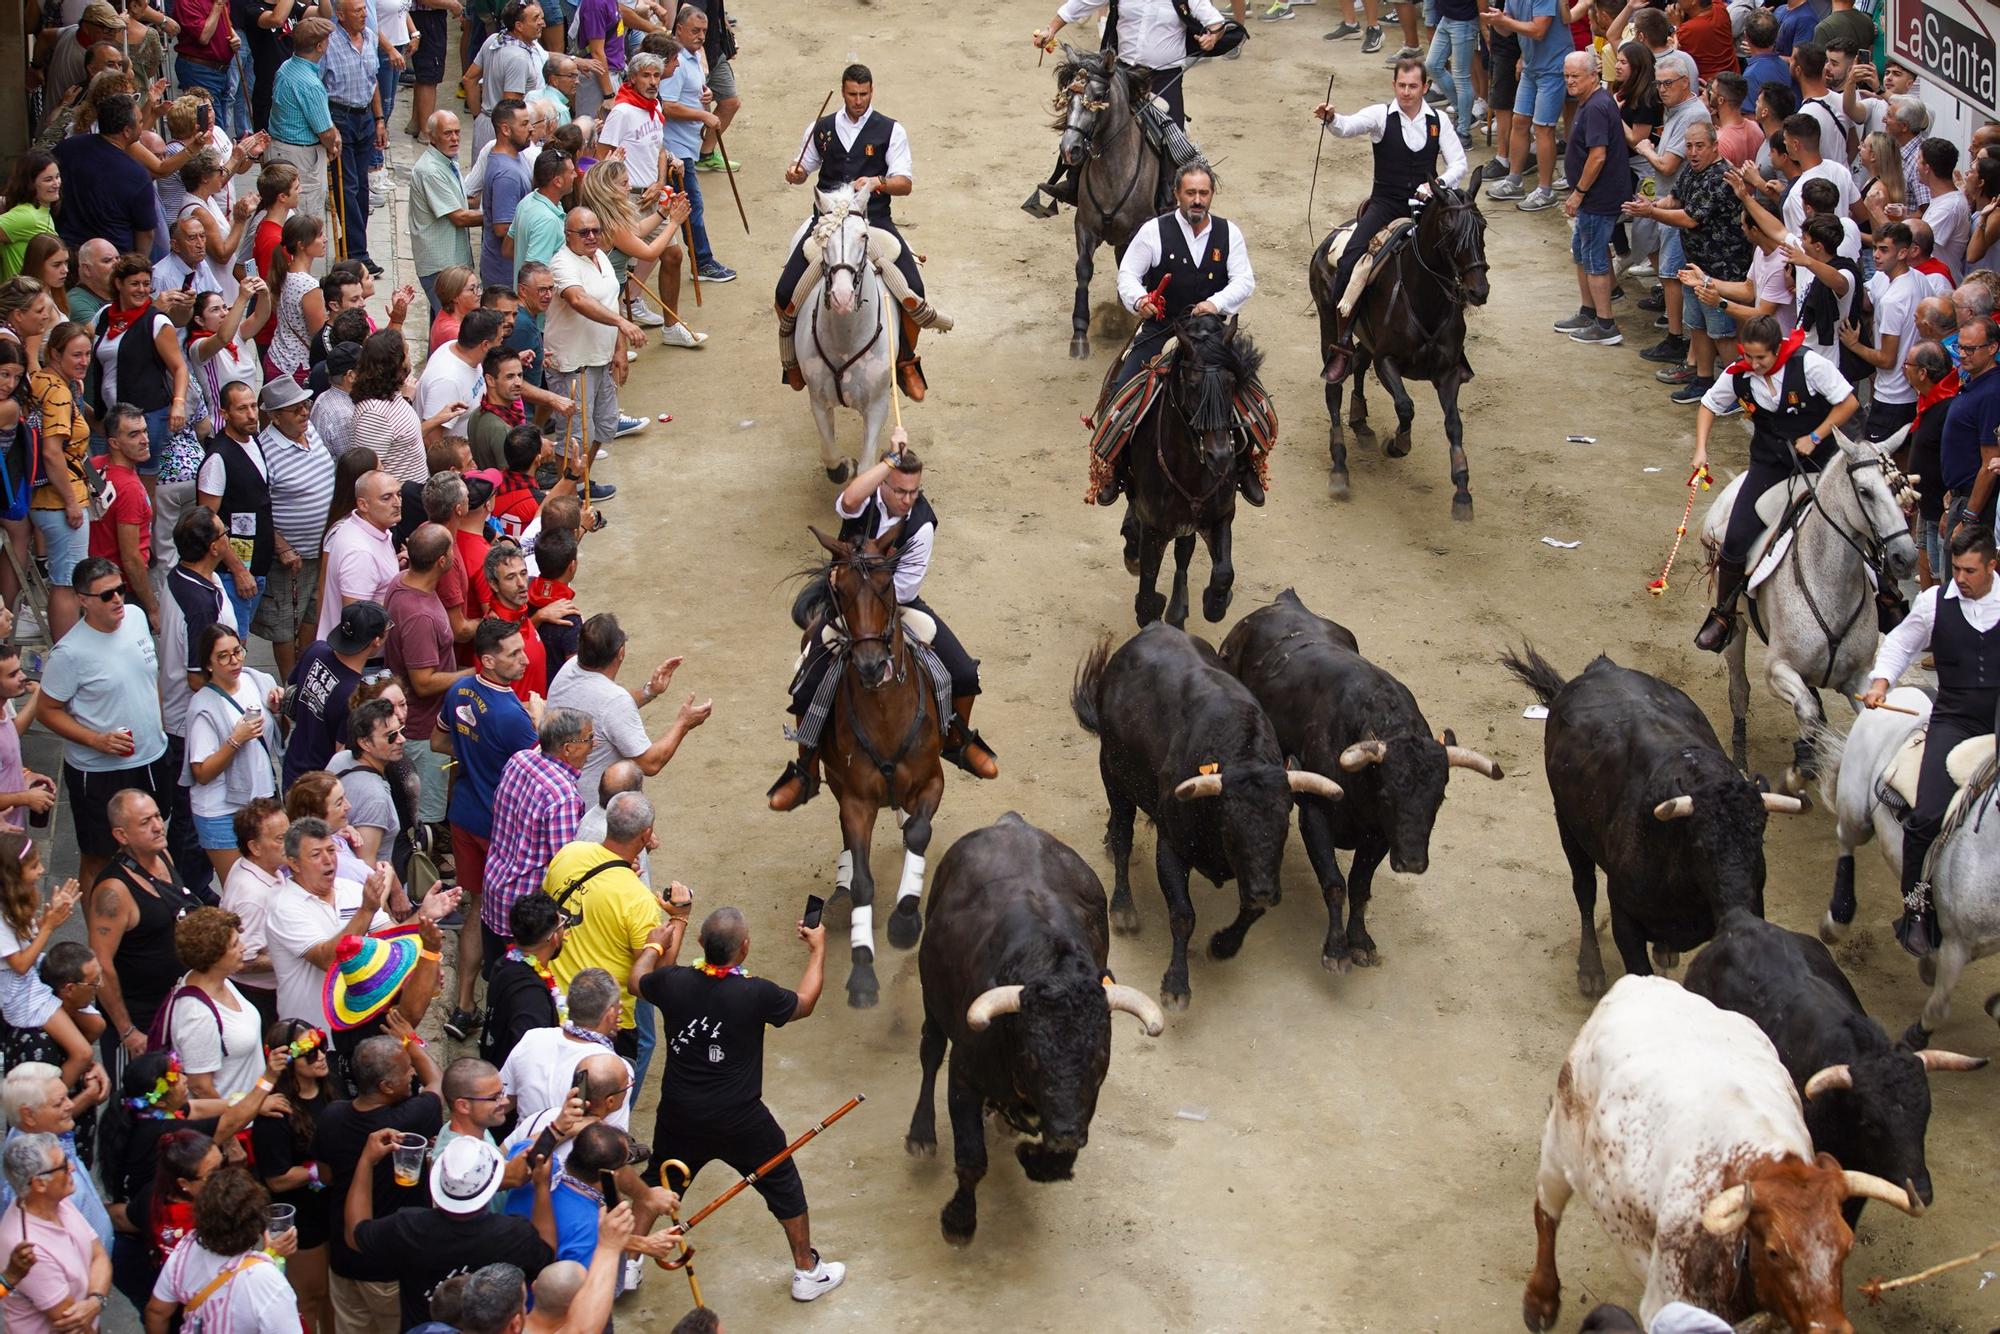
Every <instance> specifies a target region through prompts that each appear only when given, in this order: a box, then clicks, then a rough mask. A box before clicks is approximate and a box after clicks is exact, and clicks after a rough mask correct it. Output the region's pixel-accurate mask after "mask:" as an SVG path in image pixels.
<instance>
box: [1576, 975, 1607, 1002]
mask: <svg viewBox="0 0 2000 1334" xmlns="http://www.w3.org/2000/svg"><path fill="white" fill-rule="evenodd" d="M1576 994H1577V995H1579V996H1581V997H1583V998H1584V999H1585V1000H1588V1001H1594V1000H1596V999H1597V998H1598V997H1599V996H1602V995H1603V994H1604V970H1603V969H1601V968H1600V969H1598V970H1597V971H1596V972H1594V973H1591V972H1585V971H1584V970H1583V969H1581V968H1579V969H1577V970H1576Z"/></svg>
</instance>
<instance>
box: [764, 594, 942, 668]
mask: <svg viewBox="0 0 2000 1334" xmlns="http://www.w3.org/2000/svg"><path fill="white" fill-rule="evenodd" d="M898 610H899V611H900V612H901V613H902V618H903V632H904V633H905V634H907V635H909V637H910V638H912V639H914V640H916V641H917V642H918V643H919V644H923V645H926V646H928V645H929V644H930V642H931V641H932V640H933V639H936V638H937V622H936V621H935V620H933V619H932V618H931V617H930V616H929V615H927V614H926V613H924V612H921V611H918V610H917V609H916V608H915V607H901V608H898ZM819 642H820V643H822V644H824V645H826V646H827V647H828V648H830V649H838V648H839V647H840V646H841V645H842V644H843V643H845V642H846V636H845V635H843V634H841V633H840V631H839V630H836V629H835V628H834V626H833V622H831V621H828V622H826V623H825V624H823V625H821V626H820V628H819ZM805 665H806V649H805V647H804V646H803V645H801V646H800V648H799V657H798V661H796V662H794V663H793V664H792V675H793V676H797V675H798V674H799V669H800V668H801V667H804V666H805Z"/></svg>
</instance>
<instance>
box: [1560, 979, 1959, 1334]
mask: <svg viewBox="0 0 2000 1334" xmlns="http://www.w3.org/2000/svg"><path fill="white" fill-rule="evenodd" d="M1572 1194H1576V1195H1581V1196H1582V1197H1583V1199H1584V1202H1585V1203H1586V1204H1588V1205H1589V1206H1590V1209H1591V1212H1592V1213H1594V1214H1596V1215H1597V1221H1598V1222H1599V1223H1601V1224H1602V1225H1603V1227H1604V1230H1605V1232H1606V1233H1607V1234H1609V1235H1610V1237H1611V1240H1612V1242H1613V1243H1614V1244H1615V1245H1616V1246H1617V1248H1618V1250H1619V1252H1620V1253H1621V1254H1622V1255H1623V1256H1624V1259H1625V1262H1626V1264H1627V1265H1628V1266H1629V1267H1630V1268H1631V1270H1632V1272H1633V1273H1634V1274H1636V1275H1637V1276H1638V1277H1640V1278H1642V1279H1644V1280H1645V1284H1646V1292H1645V1297H1644V1299H1643V1300H1642V1302H1641V1303H1640V1307H1639V1316H1640V1319H1641V1320H1642V1321H1645V1322H1647V1323H1650V1322H1651V1321H1652V1319H1653V1317H1654V1315H1656V1314H1657V1313H1658V1312H1659V1310H1660V1308H1661V1307H1663V1306H1665V1305H1667V1304H1668V1303H1669V1302H1674V1301H1684V1302H1688V1303H1691V1304H1693V1305H1695V1306H1697V1307H1700V1308H1702V1309H1704V1310H1708V1311H1713V1312H1714V1313H1715V1314H1717V1315H1719V1316H1721V1317H1723V1318H1724V1319H1726V1320H1730V1321H1742V1320H1745V1319H1748V1318H1749V1317H1750V1316H1752V1315H1754V1314H1756V1313H1758V1312H1760V1311H1768V1312H1770V1313H1772V1314H1774V1315H1776V1316H1778V1317H1779V1318H1781V1319H1783V1320H1785V1321H1787V1322H1788V1323H1789V1324H1790V1325H1791V1327H1792V1328H1793V1329H1795V1330H1812V1331H1815V1332H1816V1334H1817V1332H1818V1331H1825V1332H1826V1334H1852V1330H1853V1326H1852V1325H1850V1324H1849V1323H1848V1320H1847V1315H1846V1312H1845V1311H1844V1310H1843V1309H1842V1305H1841V1266H1842V1264H1843V1263H1844V1262H1845V1261H1846V1259H1847V1252H1848V1249H1849V1248H1850V1247H1852V1246H1853V1244H1854V1233H1853V1232H1852V1231H1851V1230H1850V1229H1849V1228H1848V1225H1847V1223H1846V1221H1845V1220H1844V1219H1843V1218H1842V1217H1841V1204H1842V1203H1843V1202H1844V1201H1846V1200H1847V1199H1848V1198H1849V1197H1851V1196H1865V1197H1867V1198H1869V1199H1876V1200H1881V1201H1883V1202H1885V1203H1887V1204H1892V1205H1894V1206H1895V1207H1896V1208H1898V1209H1901V1210H1903V1211H1904V1212H1906V1213H1909V1214H1912V1215H1916V1214H1920V1213H1922V1212H1923V1205H1922V1203H1921V1202H1919V1201H1918V1200H1917V1199H1916V1198H1915V1196H1914V1195H1913V1194H1911V1193H1909V1192H1907V1191H1905V1190H1904V1189H1903V1188H1902V1187H1900V1186H1896V1185H1892V1184H1891V1183H1889V1182H1887V1181H1884V1180H1883V1179H1882V1178H1880V1177H1877V1176H1870V1175H1869V1174H1867V1173H1865V1172H1852V1171H1844V1170H1842V1168H1841V1166H1840V1164H1839V1163H1838V1162H1837V1161H1835V1159H1834V1158H1833V1156H1832V1155H1831V1154H1825V1153H1822V1154H1818V1155H1817V1156H1815V1154H1814V1153H1813V1145H1812V1137H1811V1136H1810V1134H1808V1132H1807V1130H1806V1122H1805V1114H1804V1112H1803V1110H1802V1109H1801V1107H1800V1104H1799V1093H1798V1089H1797V1087H1796V1086H1795V1085H1794V1084H1793V1082H1792V1077H1791V1075H1790V1074H1788V1073H1787V1072H1786V1070H1785V1066H1784V1062H1783V1061H1781V1060H1779V1059H1778V1053H1777V1050H1776V1049H1775V1048H1774V1047H1772V1045H1771V1040H1770V1039H1769V1038H1767V1037H1765V1036H1764V1034H1763V1032H1762V1030H1760V1029H1759V1028H1758V1027H1757V1025H1756V1024H1754V1023H1753V1022H1751V1021H1750V1020H1749V1019H1747V1018H1745V1017H1744V1016H1743V1015H1740V1014H1735V1013H1733V1012H1731V1011H1728V1010H1723V1009H1719V1008H1717V1007H1716V1006H1715V1005H1713V1004H1711V1003H1710V1002H1709V1001H1707V1000H1705V999H1703V998H1702V997H1700V996H1697V995H1695V994H1694V993H1693V992H1691V991H1688V990H1686V989H1685V988H1683V987H1682V986H1681V985H1680V984H1679V983H1677V982H1673V981H1670V980H1668V979H1666V978H1659V977H1635V976H1627V977H1623V978H1620V979H1619V981H1618V983H1617V984H1616V985H1615V986H1613V987H1612V988H1611V990H1610V991H1609V992H1608V993H1607V994H1606V995H1605V997H1604V999H1603V1000H1602V1001H1600V1002H1598V1005H1597V1008H1596V1009H1595V1010H1594V1011H1592V1013H1591V1016H1590V1019H1589V1020H1588V1021H1587V1022H1586V1023H1585V1024H1584V1026H1583V1031H1582V1032H1580V1033H1578V1034H1577V1037H1576V1042H1575V1043H1574V1044H1573V1045H1572V1046H1571V1047H1570V1049H1569V1056H1568V1058H1567V1059H1566V1060H1564V1061H1563V1065H1562V1071H1561V1073H1560V1074H1559V1075H1558V1076H1557V1077H1556V1095H1555V1100H1554V1102H1553V1103H1552V1104H1551V1105H1550V1107H1549V1116H1548V1121H1547V1122H1546V1124H1545V1125H1544V1126H1543V1129H1542V1161H1541V1170H1540V1172H1539V1173H1538V1174H1537V1176H1536V1179H1535V1267H1534V1271H1533V1272H1532V1273H1530V1274H1529V1276H1528V1286H1527V1290H1526V1292H1525V1293H1524V1294H1523V1295H1522V1298H1521V1315H1522V1319H1523V1320H1524V1321H1525V1322H1526V1324H1527V1326H1528V1328H1529V1329H1531V1330H1545V1329H1548V1328H1549V1327H1550V1326H1552V1325H1553V1324H1554V1323H1555V1320H1556V1315H1557V1313H1558V1311H1559V1310H1560V1309H1561V1305H1562V1299H1561V1292H1562V1285H1561V1283H1560V1281H1559V1280H1558V1279H1557V1277H1556V1229H1557V1227H1558V1226H1560V1225H1561V1223H1562V1216H1563V1210H1564V1208H1565V1207H1566V1206H1567V1205H1568V1204H1569V1199H1570V1196H1571V1195H1572Z"/></svg>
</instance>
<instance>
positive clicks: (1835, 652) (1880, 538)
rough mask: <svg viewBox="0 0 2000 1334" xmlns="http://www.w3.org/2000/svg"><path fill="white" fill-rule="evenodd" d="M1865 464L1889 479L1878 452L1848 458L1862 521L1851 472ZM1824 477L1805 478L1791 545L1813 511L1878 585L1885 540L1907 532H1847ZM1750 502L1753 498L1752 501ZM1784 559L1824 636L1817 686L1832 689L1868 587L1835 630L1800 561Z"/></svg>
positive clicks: (1796, 469)
mask: <svg viewBox="0 0 2000 1334" xmlns="http://www.w3.org/2000/svg"><path fill="white" fill-rule="evenodd" d="M1837 447H1838V446H1836V448H1837ZM1791 463H1792V472H1793V475H1794V476H1796V477H1800V478H1801V479H1804V475H1805V470H1804V469H1803V468H1801V467H1800V466H1799V463H1798V458H1797V456H1796V455H1793V457H1792V459H1791ZM1868 468H1879V469H1881V470H1882V475H1883V480H1884V482H1885V483H1886V482H1888V481H1889V472H1890V466H1889V461H1888V460H1887V459H1885V458H1883V457H1882V456H1881V455H1880V454H1877V455H1875V456H1874V457H1872V458H1866V459H1859V460H1855V459H1852V458H1849V459H1847V468H1846V470H1845V473H1844V475H1845V477H1846V479H1847V488H1848V491H1849V493H1850V494H1851V495H1853V497H1854V504H1855V508H1856V509H1858V510H1860V512H1861V515H1862V519H1863V522H1864V523H1865V522H1866V521H1867V516H1868V510H1867V506H1866V505H1865V504H1864V503H1863V501H1862V498H1861V486H1860V484H1859V483H1858V482H1856V481H1855V480H1854V474H1855V473H1857V472H1861V471H1863V470H1865V469H1868ZM1897 472H1898V477H1900V475H1901V474H1900V470H1897ZM1825 480H1826V474H1825V471H1824V470H1823V469H1822V470H1821V471H1820V476H1819V477H1818V478H1816V479H1811V480H1807V481H1806V486H1807V496H1808V499H1807V502H1806V503H1805V504H1803V505H1801V506H1799V507H1798V509H1797V510H1796V511H1795V513H1794V517H1793V518H1792V520H1791V522H1789V523H1788V524H1787V525H1786V527H1787V528H1788V529H1789V530H1790V531H1791V533H1792V535H1793V543H1794V545H1795V546H1796V544H1797V542H1798V540H1799V536H1800V533H1801V531H1802V530H1803V528H1804V526H1805V521H1806V518H1807V517H1808V516H1810V515H1811V514H1813V513H1815V512H1816V513H1818V514H1819V516H1820V517H1821V518H1822V519H1824V520H1825V521H1826V525H1827V527H1829V528H1831V529H1832V530H1833V532H1834V534H1835V536H1837V537H1839V538H1840V540H1841V541H1842V542H1844V543H1846V544H1847V546H1848V548H1849V550H1851V551H1853V552H1854V554H1855V555H1856V556H1858V557H1860V559H1861V563H1862V566H1863V567H1864V568H1865V569H1867V570H1868V571H1869V572H1870V573H1871V574H1873V575H1874V576H1875V580H1876V586H1877V587H1881V586H1882V585H1883V583H1884V582H1885V581H1886V580H1887V578H1888V569H1887V561H1888V544H1889V543H1890V542H1892V541H1894V540H1895V539H1896V538H1897V537H1900V536H1906V535H1907V532H1906V530H1902V529H1898V530H1897V531H1895V532H1892V533H1878V532H1875V531H1874V530H1873V529H1872V528H1869V529H1868V536H1867V538H1866V539H1862V540H1857V539H1856V537H1855V536H1854V534H1853V533H1851V532H1849V531H1848V529H1847V528H1846V526H1845V525H1843V524H1842V523H1841V522H1840V521H1839V520H1838V519H1836V518H1835V517H1834V516H1833V515H1832V513H1830V512H1829V511H1828V510H1827V508H1826V506H1825V505H1823V504H1822V503H1821V502H1820V495H1819V489H1820V484H1821V483H1822V482H1824V481H1825ZM1891 494H1892V495H1893V494H1894V488H1893V487H1892V488H1891ZM1739 499H1740V498H1739ZM1752 503H1755V502H1754V501H1753V502H1752ZM1864 541H1865V545H1864ZM1790 554H1791V555H1793V556H1796V554H1797V553H1796V551H1794V552H1792V553H1790ZM1787 563H1788V564H1789V565H1790V566H1791V567H1792V584H1793V586H1794V587H1796V588H1797V589H1798V591H1799V596H1800V597H1801V598H1803V599H1804V600H1805V604H1806V608H1807V610H1809V611H1811V612H1812V615H1813V622H1814V624H1816V625H1818V626H1819V632H1820V634H1821V635H1822V636H1824V637H1825V639H1826V666H1825V667H1824V668H1822V669H1821V670H1820V673H1819V688H1820V689H1831V688H1832V685H1833V667H1834V662H1835V661H1836V660H1837V659H1838V658H1839V656H1840V645H1841V643H1842V642H1843V641H1844V640H1846V638H1847V636H1848V634H1849V632H1850V631H1852V630H1853V629H1854V625H1855V622H1856V621H1858V620H1860V619H1861V616H1862V614H1863V613H1864V612H1866V611H1867V610H1868V603H1869V596H1868V591H1867V589H1866V588H1864V589H1863V590H1862V593H1861V597H1860V599H1859V600H1858V601H1857V602H1856V603H1855V607H1854V610H1853V611H1851V612H1849V613H1848V614H1847V619H1846V620H1845V621H1843V622H1842V623H1841V625H1840V628H1839V629H1838V630H1835V629H1834V627H1833V626H1832V625H1830V624H1828V622H1827V619H1826V616H1825V615H1824V614H1823V613H1822V612H1821V611H1820V607H1819V602H1818V600H1817V599H1815V598H1814V597H1813V594H1812V589H1811V588H1810V587H1808V586H1807V584H1806V581H1805V574H1804V573H1803V571H1802V570H1801V568H1800V564H1799V562H1798V561H1797V560H1795V559H1791V560H1788V561H1787Z"/></svg>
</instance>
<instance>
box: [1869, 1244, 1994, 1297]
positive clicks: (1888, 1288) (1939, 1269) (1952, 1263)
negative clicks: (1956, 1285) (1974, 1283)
mask: <svg viewBox="0 0 2000 1334" xmlns="http://www.w3.org/2000/svg"><path fill="white" fill-rule="evenodd" d="M1995 1251H2000V1241H1996V1242H1994V1243H1993V1244H1992V1245H1991V1246H1982V1247H1980V1248H1979V1249H1978V1250H1976V1251H1974V1252H1973V1253H1972V1254H1970V1255H1961V1256H1959V1257H1958V1258H1957V1259H1956V1260H1946V1261H1945V1262H1944V1263H1943V1264H1941V1265H1932V1266H1931V1267H1930V1268H1929V1269H1924V1270H1920V1271H1918V1272H1917V1273H1914V1274H1908V1275H1905V1276H1904V1277H1902V1278H1891V1279H1880V1278H1876V1279H1870V1280H1869V1281H1868V1282H1866V1283H1863V1284H1862V1285H1861V1293H1862V1295H1863V1296H1865V1297H1866V1298H1867V1299H1868V1304H1869V1305H1870V1306H1875V1305H1878V1304H1879V1303H1880V1302H1881V1300H1882V1294H1883V1293H1885V1292H1892V1291H1894V1290H1895V1289H1897V1288H1907V1287H1909V1286H1910V1285H1911V1284H1912V1283H1922V1282H1923V1281H1924V1280H1925V1279H1931V1278H1936V1277H1937V1276H1938V1275H1939V1274H1948V1273H1950V1272H1951V1271H1952V1270H1954V1269H1963V1268H1964V1267H1965V1266H1966V1265H1969V1264H1973V1263H1975V1262H1977V1261H1979V1260H1982V1259H1984V1258H1985V1257H1987V1256H1989V1255H1991V1254H1993V1252H1995Z"/></svg>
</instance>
